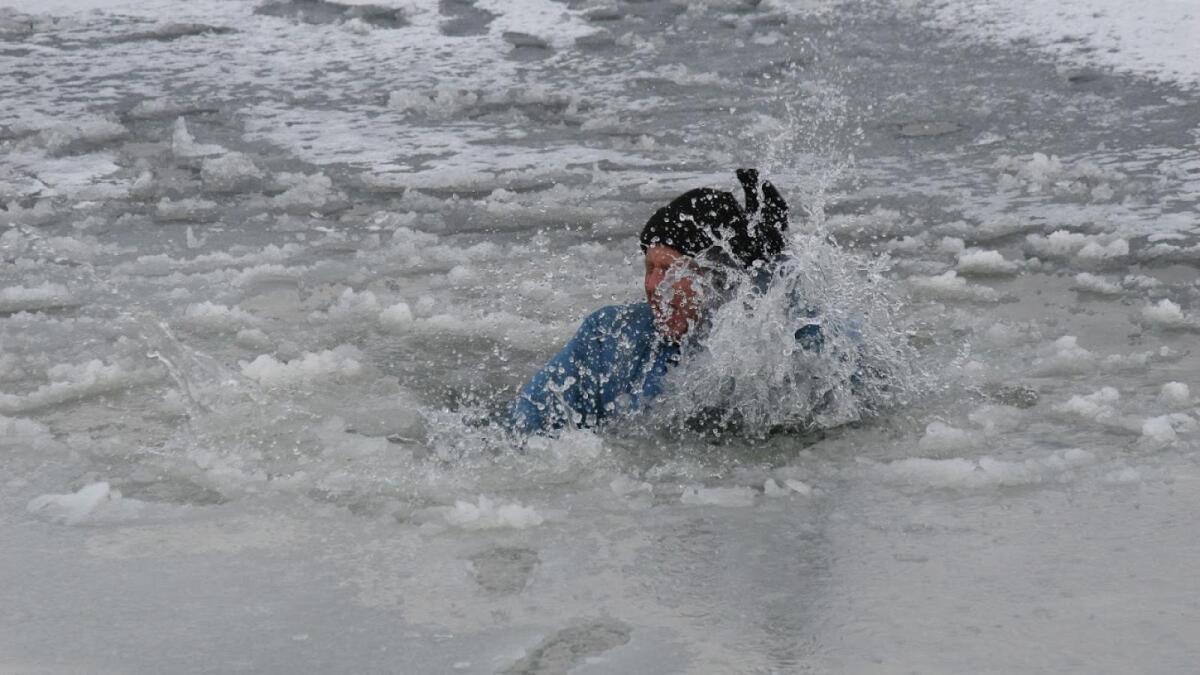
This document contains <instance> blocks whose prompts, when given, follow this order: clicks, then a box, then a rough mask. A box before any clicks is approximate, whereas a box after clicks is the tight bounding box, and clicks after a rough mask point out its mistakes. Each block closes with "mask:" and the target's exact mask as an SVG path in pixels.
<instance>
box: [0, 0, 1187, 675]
mask: <svg viewBox="0 0 1200 675" xmlns="http://www.w3.org/2000/svg"><path fill="white" fill-rule="evenodd" d="M1076 4H1077V3H1076ZM35 5H36V6H35ZM8 6H9V8H7V9H0V40H2V42H0V54H2V56H3V59H4V60H5V64H6V66H5V68H3V69H2V70H0V88H2V89H3V90H4V91H5V95H6V103H7V105H5V106H4V107H3V110H0V148H2V150H3V154H2V159H0V202H3V204H4V206H5V209H4V211H2V212H0V228H2V229H0V260H3V265H2V266H0V467H2V468H3V474H4V476H5V478H4V490H3V491H0V514H2V515H0V528H2V529H3V538H4V541H5V551H4V553H3V554H2V555H0V569H2V570H3V573H4V577H5V578H6V579H11V580H17V581H14V582H13V583H10V584H8V588H9V590H8V591H7V593H6V599H5V603H4V607H5V611H4V612H3V613H0V622H2V625H0V654H3V656H2V657H0V659H2V660H0V666H2V667H3V669H7V670H15V671H18V672H26V671H32V672H80V671H85V672H113V673H151V672H209V671H221V672H229V671H239V670H253V671H262V672H297V671H329V672H334V671H355V672H453V671H462V672H565V671H567V670H572V672H580V673H585V672H619V673H626V672H794V671H803V670H815V671H818V672H823V671H842V672H909V671H920V672H927V671H933V672H969V671H981V672H1029V671H1032V670H1039V671H1058V672H1088V673H1091V672H1130V671H1135V670H1136V671H1139V672H1163V673H1173V672H1182V671H1185V670H1187V669H1188V667H1189V666H1190V665H1191V664H1193V663H1195V661H1196V659H1197V656H1198V654H1197V649H1196V647H1195V644H1196V637H1197V634H1196V626H1197V625H1200V616H1197V615H1198V614H1200V607H1198V603H1200V588H1197V586H1196V583H1195V580H1194V574H1192V572H1191V568H1192V561H1194V560H1195V559H1196V558H1197V555H1198V554H1200V551H1198V550H1197V544H1196V542H1197V541H1200V539H1198V538H1197V537H1196V526H1195V524H1194V522H1193V519H1192V518H1191V517H1190V514H1192V513H1193V512H1195V510H1196V507H1197V505H1198V503H1200V487H1198V484H1197V480H1196V479H1197V475H1198V473H1197V465H1196V461H1195V455H1194V447H1195V442H1196V438H1197V433H1198V427H1200V420H1198V419H1197V409H1196V404H1195V399H1194V398H1193V396H1192V391H1193V390H1194V387H1195V384H1196V382H1195V380H1196V375H1197V372H1198V368H1197V361H1196V357H1195V355H1194V354H1193V353H1192V344H1193V343H1194V340H1195V336H1196V334H1197V331H1198V330H1200V316H1198V315H1197V310H1196V303H1197V300H1198V298H1197V295H1198V291H1200V289H1198V287H1197V285H1196V283H1195V269H1196V264H1197V261H1198V260H1200V242H1198V241H1197V234H1198V233H1197V231H1196V229H1197V228H1196V225H1197V217H1198V216H1200V213H1198V211H1197V199H1198V196H1200V157H1198V153H1197V143H1198V142H1200V136H1198V132H1200V129H1198V127H1197V121H1196V120H1197V119H1200V103H1198V102H1197V100H1196V98H1195V95H1194V94H1192V93H1188V91H1187V90H1186V89H1173V88H1169V87H1166V86H1163V85H1153V84H1149V83H1147V81H1144V80H1139V79H1133V78H1131V77H1128V76H1124V75H1119V74H1114V73H1112V72H1109V71H1107V70H1104V67H1105V66H1106V65H1109V64H1108V62H1107V61H1105V60H1104V59H1107V58H1109V57H1108V56H1104V57H1103V58H1101V59H1100V60H1098V61H1097V60H1092V61H1088V60H1087V59H1088V58H1089V57H1088V56H1087V52H1086V51H1084V52H1081V54H1082V56H1081V57H1080V58H1083V59H1084V63H1088V64H1090V65H1089V66H1088V68H1089V69H1087V70H1079V69H1078V68H1077V67H1076V65H1077V62H1075V61H1069V65H1070V66H1071V67H1064V66H1063V65H1062V62H1060V63H1058V64H1056V63H1054V62H1048V61H1044V60H1041V58H1042V57H1039V56H1037V55H1033V54H1029V53H1026V51H1025V50H1023V49H1022V46H1021V45H1019V44H1018V45H1009V46H982V45H979V44H973V43H964V42H963V39H962V35H963V33H962V32H954V33H939V32H935V31H934V29H933V28H930V27H929V26H930V25H934V24H936V25H940V26H942V27H947V26H946V21H947V14H946V12H945V11H943V12H941V13H928V14H926V13H923V12H922V11H921V10H922V7H921V6H919V5H918V7H917V10H916V11H915V12H914V11H910V10H904V11H900V10H891V9H887V8H886V7H875V8H873V9H870V10H866V9H852V8H841V9H840V10H838V11H828V10H829V8H827V7H823V6H820V5H818V4H815V3H807V4H803V5H795V6H793V5H787V4H784V3H761V4H760V5H758V6H757V7H750V6H749V5H747V4H743V3H738V2H708V3H704V4H696V5H695V6H692V7H691V8H690V9H687V8H685V6H684V5H682V4H679V5H676V4H671V3H667V2H646V3H568V4H563V3H558V2H554V1H552V0H538V1H536V2H535V1H533V0H530V1H528V2H521V3H499V2H483V1H479V2H476V3H475V4H469V3H466V2H444V3H439V4H437V5H436V6H434V5H433V4H432V3H416V2H404V3H396V2H390V1H388V2H378V3H373V5H371V6H364V5H363V4H362V3H358V2H345V3H332V2H301V1H299V0H291V1H290V2H273V3H264V4H263V5H261V6H259V7H256V6H255V5H253V4H250V3H245V4H230V3H225V2H192V3H186V4H185V5H180V4H178V3H166V2H149V3H148V2H140V3H123V2H119V1H117V0H114V1H108V0H103V1H98V2H93V3H88V4H87V5H86V6H81V5H79V4H78V3H65V2H58V3H49V4H46V3H26V2H17V3H8ZM1073 6H1074V5H1073ZM1171 6H1172V5H1171V3H1168V2H1164V3H1162V7H1164V8H1167V9H1170V7H1171ZM13 8H15V10H14V9H13ZM951 9H952V7H951ZM947 11H948V10H947ZM22 12H24V13H22ZM32 12H50V13H49V14H35V13H32ZM1181 19H1182V15H1181ZM963 25H964V26H966V27H967V28H966V30H967V33H968V34H969V33H970V31H971V30H976V28H972V27H971V26H970V25H969V22H965V23H964V24H963ZM1000 25H1008V24H1000ZM953 27H954V28H956V29H957V28H958V27H959V26H957V25H956V26H953ZM984 30H987V28H986V26H985V29H984ZM1089 35H1092V34H1091V33H1089ZM1089 39H1094V35H1093V36H1092V37H1090V38H1089ZM1050 51H1051V52H1053V51H1054V50H1050ZM1105 54H1107V52H1105ZM1140 68H1141V66H1139V67H1138V68H1133V70H1134V71H1135V72H1140V70H1139V69H1140ZM851 156H853V157H854V161H853V162H851V161H850V160H849V158H850V157H851ZM750 164H757V165H759V166H761V167H762V168H763V169H765V170H767V171H768V172H769V175H770V177H771V178H772V179H773V180H774V181H775V182H776V183H777V184H778V185H781V186H784V188H785V194H786V196H787V197H788V198H789V199H791V200H792V202H793V203H794V204H797V205H799V204H805V205H807V206H808V207H809V208H810V209H811V210H812V211H813V212H814V214H815V216H814V219H813V220H810V221H809V224H808V225H807V226H806V227H809V228H812V227H816V225H814V224H813V223H814V222H815V221H816V220H820V218H822V217H823V218H824V221H823V222H824V225H823V227H825V228H826V230H827V232H828V233H830V234H832V235H833V236H834V238H835V239H836V240H837V241H838V242H839V243H840V244H841V245H842V246H843V247H845V248H846V250H847V251H848V252H849V253H850V254H853V255H863V256H877V255H881V254H884V253H887V254H888V255H890V256H891V258H892V261H891V266H890V269H889V271H888V272H887V273H886V275H887V283H888V284H890V285H893V286H894V287H895V289H896V292H897V293H898V294H899V296H900V298H901V302H902V304H900V305H899V306H898V307H897V314H898V316H899V317H901V321H902V324H903V325H902V327H903V329H904V330H906V331H907V332H908V333H909V334H910V340H909V341H910V344H911V346H912V347H913V348H914V349H916V350H917V351H918V353H919V355H920V358H921V364H922V367H924V368H926V369H927V370H929V371H931V372H934V373H936V375H937V378H936V380H937V386H935V387H931V388H929V389H928V390H926V391H925V395H924V396H923V397H921V398H919V399H918V400H916V401H914V402H912V403H911V404H909V405H908V406H906V407H905V408H903V409H902V410H900V411H898V412H896V413H893V414H891V415H889V416H886V417H884V418H882V419H877V420H872V421H868V422H866V423H864V424H861V425H858V426H853V427H848V428H838V429H833V430H829V431H826V432H824V433H812V434H781V435H775V436H772V437H770V438H768V439H767V440H765V441H754V442H751V441H745V440H739V439H737V438H733V439H723V440H718V441H713V440H705V439H704V438H701V437H698V436H688V435H683V436H678V435H671V434H666V433H664V432H662V431H661V430H655V429H638V430H632V431H628V430H620V431H613V432H607V433H601V434H591V433H568V434H565V435H564V436H563V437H561V438H558V439H534V440H533V441H531V442H530V443H529V445H528V446H527V447H526V448H525V449H524V452H522V453H516V452H513V450H512V449H511V446H508V445H506V444H505V443H504V442H503V439H500V438H499V437H498V436H497V435H495V434H493V433H491V432H489V431H488V430H486V429H481V428H477V427H469V426H465V425H463V424H462V422H461V420H462V418H463V417H464V415H467V416H470V415H474V414H475V413H476V411H477V410H478V409H479V408H486V407H487V406H488V405H491V404H492V402H493V401H496V400H501V399H503V397H504V396H506V395H508V393H509V392H511V391H512V388H513V387H514V386H516V385H518V384H519V383H520V382H521V381H522V380H523V379H524V378H525V377H527V376H528V374H529V373H530V372H532V370H533V369H534V368H535V367H537V366H538V365H540V364H541V363H542V362H544V361H545V359H546V358H547V357H548V356H549V355H550V354H552V352H553V350H555V349H556V348H557V346H558V345H559V344H561V343H562V341H563V340H564V339H565V338H566V337H567V336H568V335H569V334H570V333H571V332H572V331H573V330H574V328H575V326H576V325H577V324H578V321H579V320H580V319H581V318H582V317H583V316H584V315H586V314H587V313H588V312H589V311H590V310H591V309H593V308H595V307H597V306H599V305H602V304H609V303H612V302H626V301H632V300H636V299H637V297H638V294H639V292H640V291H639V289H640V285H639V284H640V279H639V277H638V274H639V273H640V260H638V255H637V247H636V241H635V239H634V233H635V232H636V230H637V228H638V226H639V225H640V224H641V223H642V222H643V221H644V219H645V218H646V217H647V216H648V214H649V213H651V212H652V210H653V209H654V208H657V206H659V205H660V204H661V203H662V202H664V201H665V200H666V199H669V198H670V197H672V196H674V195H675V194H676V193H678V192H679V191H681V190H682V189H685V188H688V187H692V186H694V185H697V184H701V183H706V182H707V183H711V184H714V185H719V186H723V187H726V188H732V187H734V182H733V178H732V173H731V170H732V169H733V168H734V167H735V166H738V165H750ZM798 227H800V225H798ZM64 636H74V637H73V638H72V639H70V640H66V639H64ZM215 645H220V649H217V648H216V647H215Z"/></svg>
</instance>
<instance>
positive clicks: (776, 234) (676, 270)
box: [639, 169, 787, 341]
mask: <svg viewBox="0 0 1200 675" xmlns="http://www.w3.org/2000/svg"><path fill="white" fill-rule="evenodd" d="M737 177H738V180H739V181H740V182H741V183H742V188H743V190H744V191H745V196H746V208H745V209H743V208H742V206H741V205H740V204H738V202H737V199H736V198H735V197H734V196H733V194H732V193H729V192H724V191H721V190H713V189H711V188H696V189H694V190H688V191H687V192H685V193H683V194H682V195H680V196H678V197H676V198H675V199H674V200H672V201H671V203H670V204H667V205H666V206H664V207H663V208H661V209H659V210H658V211H656V212H655V213H654V215H653V216H651V217H650V219H649V220H648V221H646V225H645V227H643V228H642V232H641V236H640V237H639V240H640V242H641V247H642V252H643V253H645V254H646V278H645V286H646V299H647V300H648V301H649V303H650V308H651V310H652V311H653V312H654V318H655V326H656V327H657V328H658V330H659V332H660V333H661V334H662V335H663V336H664V337H666V338H668V339H670V340H673V341H679V340H680V339H681V338H682V337H683V336H684V335H685V334H686V333H687V331H688V329H689V328H690V327H691V326H692V325H694V324H695V322H696V321H697V320H698V319H699V316H700V308H701V305H702V301H703V299H704V298H703V293H702V286H704V285H705V284H703V283H702V282H703V281H704V276H705V274H706V272H704V271H702V269H701V267H700V266H699V265H698V264H696V262H695V258H696V257H697V256H701V255H703V257H704V258H705V259H706V261H708V262H709V263H712V262H716V263H721V264H724V265H726V266H731V267H737V268H743V269H751V268H753V267H755V266H756V265H759V264H762V263H763V262H767V261H769V260H771V259H772V258H774V257H775V256H776V255H777V254H778V253H779V252H780V251H781V250H782V249H783V231H784V230H786V229H787V204H786V203H785V202H784V201H783V198H782V197H781V196H780V195H779V192H778V191H777V190H776V189H775V188H774V187H773V186H772V185H771V184H770V183H764V184H763V186H762V193H763V197H764V202H765V203H764V205H763V208H762V212H761V217H759V216H758V213H759V208H758V206H759V200H758V193H759V186H758V172H757V171H755V170H754V169H739V170H738V172H737Z"/></svg>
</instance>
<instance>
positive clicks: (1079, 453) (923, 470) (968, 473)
mask: <svg viewBox="0 0 1200 675" xmlns="http://www.w3.org/2000/svg"><path fill="white" fill-rule="evenodd" d="M1095 461H1096V456H1095V455H1094V454H1092V453H1090V452H1088V451H1086V450H1080V449H1077V448H1074V449H1070V450H1064V451H1061V452H1055V453H1053V454H1051V455H1047V456H1045V457H1040V458H1033V459H1027V460H1024V461H1005V460H999V459H995V458H993V457H981V458H979V459H978V460H971V459H965V458H962V457H954V458H949V459H926V458H923V457H911V458H908V459H901V460H896V461H894V462H889V463H885V464H882V465H880V467H879V468H880V469H881V470H882V472H883V475H884V476H885V477H886V478H888V479H890V480H897V481H900V482H904V483H910V484H918V485H928V486H930V487H944V488H960V489H962V488H980V487H989V486H999V485H1031V484H1037V483H1043V482H1047V481H1054V480H1063V479H1065V478H1066V477H1068V476H1069V475H1070V474H1071V472H1072V470H1074V469H1076V468H1078V467H1081V466H1086V465H1088V464H1092V463H1094V462H1095Z"/></svg>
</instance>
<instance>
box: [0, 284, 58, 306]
mask: <svg viewBox="0 0 1200 675" xmlns="http://www.w3.org/2000/svg"><path fill="white" fill-rule="evenodd" d="M69 304H72V300H71V294H70V293H68V292H67V287H66V286H63V285H62V284H54V283H50V282H46V283H43V284H39V285H37V286H9V287H7V288H3V289H0V312H3V313H9V312H27V311H32V310H37V309H45V308H49V307H62V306H64V305H69Z"/></svg>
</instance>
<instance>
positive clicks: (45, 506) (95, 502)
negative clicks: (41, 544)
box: [26, 481, 140, 525]
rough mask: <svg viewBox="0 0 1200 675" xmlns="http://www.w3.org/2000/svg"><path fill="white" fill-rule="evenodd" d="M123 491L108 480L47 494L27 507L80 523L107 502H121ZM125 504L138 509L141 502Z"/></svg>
mask: <svg viewBox="0 0 1200 675" xmlns="http://www.w3.org/2000/svg"><path fill="white" fill-rule="evenodd" d="M121 501H122V500H121V493H120V492H119V491H117V490H113V489H112V488H110V487H109V484H108V483H106V482H103V481H101V482H98V483H92V484H90V485H86V486H84V487H82V488H80V489H79V491H78V492H73V493H68V494H61V495H60V494H45V495H42V496H40V497H36V498H34V499H33V500H31V501H30V502H29V504H28V506H27V507H26V508H27V510H28V511H29V512H30V513H33V514H36V515H40V516H43V517H45V518H49V519H50V520H53V521H55V522H60V523H63V524H65V525H78V524H79V523H81V522H83V521H84V520H87V519H88V517H89V516H91V515H92V514H93V513H94V512H95V511H97V509H100V508H101V507H103V506H105V505H106V504H115V503H117V502H121ZM123 506H125V507H127V508H128V510H136V508H137V507H138V506H140V503H139V502H136V501H133V500H130V501H128V502H126V503H125V504H124V505H123Z"/></svg>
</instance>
